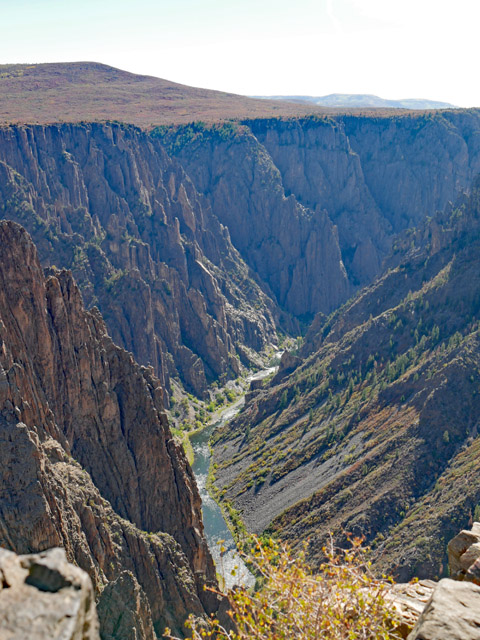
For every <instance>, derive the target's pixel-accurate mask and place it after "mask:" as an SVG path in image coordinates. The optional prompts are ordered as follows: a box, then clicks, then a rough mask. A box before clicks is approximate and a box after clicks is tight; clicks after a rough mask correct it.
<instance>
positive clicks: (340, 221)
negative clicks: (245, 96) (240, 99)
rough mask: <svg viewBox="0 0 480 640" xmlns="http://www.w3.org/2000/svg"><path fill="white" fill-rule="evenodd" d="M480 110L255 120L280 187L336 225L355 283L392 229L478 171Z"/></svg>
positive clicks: (431, 209)
mask: <svg viewBox="0 0 480 640" xmlns="http://www.w3.org/2000/svg"><path fill="white" fill-rule="evenodd" d="M479 123H480V113H479V111H478V109H472V110H458V111H457V110H455V111H443V112H440V113H436V114H432V113H427V114H425V113H423V114H422V113H420V114H405V113H404V114H401V115H393V116H392V115H391V114H389V115H388V116H386V115H383V116H382V115H380V116H378V117H371V116H370V117H369V116H337V117H334V118H317V117H311V118H307V119H297V120H294V119H291V120H278V119H272V120H261V119H258V120H251V121H248V123H247V124H248V126H249V127H250V129H251V131H252V132H253V134H254V135H255V137H256V138H257V140H258V141H259V142H260V143H261V144H262V146H263V147H264V148H265V149H266V151H267V152H268V154H269V155H270V157H271V158H272V160H273V163H274V164H275V166H276V167H277V168H278V170H279V171H280V175H281V178H282V182H283V186H284V188H285V191H286V193H288V194H293V195H295V197H296V198H297V200H298V202H300V203H301V204H303V205H304V206H305V207H309V208H310V209H311V210H313V211H317V210H318V209H321V210H323V211H326V213H327V214H328V216H329V218H330V220H331V221H332V223H333V224H334V225H336V226H337V228H338V237H339V241H340V247H341V251H342V258H343V262H344V264H345V267H346V269H347V272H348V274H349V278H350V280H351V282H352V284H354V285H358V284H360V285H364V284H368V283H369V282H371V281H372V279H373V277H374V276H375V275H377V274H378V272H379V270H380V266H381V263H382V260H383V259H384V257H385V256H386V254H387V253H388V251H389V249H390V246H391V242H392V240H393V238H394V235H395V234H396V233H398V232H399V231H402V230H404V229H407V228H410V227H412V226H414V225H417V224H419V223H420V222H421V221H422V220H423V219H424V217H425V215H427V214H428V215H433V214H434V213H435V212H436V211H441V210H443V209H444V208H445V206H446V205H447V203H448V202H449V201H455V200H456V198H457V197H458V196H459V194H460V193H461V192H462V190H463V189H467V188H469V187H470V184H471V182H472V180H473V178H474V176H475V175H476V174H477V173H478V172H479V171H480V141H479V137H478V129H479Z"/></svg>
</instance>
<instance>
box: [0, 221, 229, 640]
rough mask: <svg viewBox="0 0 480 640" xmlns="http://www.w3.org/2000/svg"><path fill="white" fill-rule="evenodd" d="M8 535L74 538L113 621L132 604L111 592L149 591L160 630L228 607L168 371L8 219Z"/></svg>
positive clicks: (0, 520) (30, 546)
mask: <svg viewBox="0 0 480 640" xmlns="http://www.w3.org/2000/svg"><path fill="white" fill-rule="evenodd" d="M0 544H1V545H3V546H5V547H7V548H9V549H11V550H14V551H15V552H17V553H32V552H39V551H42V550H44V549H46V548H49V547H52V546H61V547H63V548H64V549H65V551H66V554H67V557H68V560H69V561H71V562H75V563H76V564H78V566H80V567H81V568H82V569H84V570H85V571H87V573H88V574H89V575H90V577H91V579H92V582H93V585H94V588H95V592H96V594H97V596H98V597H99V599H100V609H101V611H102V620H103V624H104V625H105V628H106V629H116V623H113V622H112V618H110V616H113V619H114V620H117V619H118V617H119V616H120V615H121V612H119V611H118V610H115V609H114V607H110V606H106V605H104V606H102V599H103V598H106V599H107V601H108V602H109V603H114V602H117V603H121V602H125V601H129V602H130V601H135V602H136V603H137V606H136V608H135V610H134V611H133V612H132V616H133V617H135V619H138V620H139V621H142V620H144V619H145V620H146V618H148V616H147V613H148V607H149V608H150V611H151V621H150V623H149V624H147V623H146V622H145V621H144V622H142V623H141V624H140V622H138V624H137V623H135V625H136V627H137V628H138V629H141V628H143V630H144V633H145V634H146V635H145V637H147V638H148V637H149V634H150V635H151V626H152V623H153V628H154V629H155V632H156V633H157V635H161V633H162V632H163V628H164V627H165V625H168V626H170V627H172V628H173V629H175V630H176V631H177V632H178V633H182V624H183V621H184V620H185V618H186V617H187V615H188V614H189V613H192V612H194V613H196V614H197V615H202V614H203V613H205V612H210V611H212V610H214V609H215V607H217V606H218V603H216V602H213V601H212V598H211V596H210V595H207V594H206V593H205V592H204V589H203V587H204V585H205V584H208V583H212V584H214V581H215V572H214V567H213V562H212V559H211V557H210V554H209V551H208V548H207V545H206V542H205V539H204V536H203V525H202V520H201V508H200V497H199V494H198V490H197V488H196V484H195V481H194V478H193V475H192V472H191V469H190V467H189V466H188V463H187V461H186V459H185V455H184V453H183V450H182V448H181V447H180V446H179V445H178V444H177V443H176V442H175V441H174V440H173V438H172V436H171V434H170V431H169V427H168V424H167V420H166V417H165V413H164V407H163V401H162V388H161V385H160V383H159V381H158V379H157V378H155V376H154V374H153V371H152V370H151V369H147V368H144V367H140V366H139V365H137V364H136V363H135V361H134V360H133V357H132V356H131V354H129V353H127V352H126V351H124V350H123V349H121V348H119V347H117V346H115V345H114V344H113V342H112V340H111V339H110V337H109V336H108V334H107V331H106V328H105V325H104V323H103V320H102V318H101V316H100V314H99V313H98V311H96V310H93V311H91V312H87V311H85V310H84V308H83V305H82V300H81V296H80V292H79V290H78V288H77V286H76V285H75V283H74V281H73V279H72V276H71V274H70V273H68V272H66V271H62V272H58V271H55V272H54V273H51V275H49V276H48V277H47V278H46V279H45V277H44V275H43V271H42V268H41V266H40V263H39V261H38V258H37V252H36V250H35V247H34V245H33V243H32V241H31V240H30V238H29V236H28V235H27V233H26V232H25V231H24V230H23V229H22V228H21V227H20V226H18V225H17V224H15V223H12V222H6V221H3V222H0ZM125 571H128V572H130V573H129V574H128V578H126V577H125V576H124V572H125ZM109 584H110V585H111V586H110V587H109V588H108V589H106V587H107V586H108V585H109ZM147 604H148V606H147ZM109 619H110V622H109ZM121 626H124V623H122V624H121V625H120V627H121ZM109 633H111V634H112V633H113V632H111V631H109ZM115 637H119V638H120V636H115ZM139 637H142V636H139Z"/></svg>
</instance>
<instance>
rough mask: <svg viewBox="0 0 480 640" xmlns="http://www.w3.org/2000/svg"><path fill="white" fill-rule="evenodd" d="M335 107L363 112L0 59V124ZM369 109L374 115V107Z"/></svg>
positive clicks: (138, 120) (214, 117) (187, 118)
mask: <svg viewBox="0 0 480 640" xmlns="http://www.w3.org/2000/svg"><path fill="white" fill-rule="evenodd" d="M340 112H341V113H346V112H348V113H357V114H360V113H364V114H366V113H367V112H366V111H365V110H361V109H341V110H340V109H332V108H325V107H319V106H317V105H312V104H297V103H292V102H286V101H283V100H260V99H255V98H248V97H246V96H240V95H235V94H232V93H224V92H222V91H212V90H210V89H198V88H195V87H189V86H186V85H182V84H177V83H175V82H170V81H168V80H162V79H161V78H154V77H152V76H143V75H137V74H134V73H129V72H127V71H122V70H120V69H115V68H114V67H110V66H108V65H104V64H100V63H97V62H65V63H60V62H59V63H45V64H9V65H0V124H9V123H11V124H19V123H30V124H33V123H39V124H48V123H54V122H81V121H104V120H118V121H120V122H126V123H130V124H134V125H137V126H139V127H142V128H147V129H149V128H151V127H153V126H156V125H162V124H182V123H187V122H192V121H194V120H203V121H204V122H219V121H222V120H229V119H237V120H242V119H247V118H270V117H302V116H308V115H312V114H316V115H325V116H326V115H334V114H338V113H340ZM392 112H393V113H397V114H398V112H399V110H398V109H388V110H382V113H385V114H386V113H390V114H391V113H392ZM371 113H372V111H370V114H371ZM374 113H375V115H380V110H374Z"/></svg>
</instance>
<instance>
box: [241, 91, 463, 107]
mask: <svg viewBox="0 0 480 640" xmlns="http://www.w3.org/2000/svg"><path fill="white" fill-rule="evenodd" d="M252 98H260V99H261V100H285V101H286V102H294V103H300V104H314V105H316V106H318V107H331V108H341V107H348V108H362V107H363V108H383V109H456V108H458V107H456V106H455V105H454V104H450V103H449V102H438V101H437V100H424V99H422V98H405V99H403V100H387V99H386V98H380V97H379V96H374V95H372V94H369V93H330V94H328V95H326V96H252Z"/></svg>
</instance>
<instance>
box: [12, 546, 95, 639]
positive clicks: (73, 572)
mask: <svg viewBox="0 0 480 640" xmlns="http://www.w3.org/2000/svg"><path fill="white" fill-rule="evenodd" d="M0 637H1V638H2V640H23V639H24V638H30V639H31V640H45V639H46V638H49V640H100V635H99V630H98V619H97V612H96V609H95V597H94V592H93V587H92V581H91V580H90V578H89V577H88V575H87V574H86V573H85V571H82V570H81V569H79V568H78V567H75V566H73V565H72V564H69V563H68V562H67V559H66V556H65V551H64V550H63V549H50V550H49V551H44V552H43V553H38V554H33V555H24V556H17V555H16V554H15V553H13V552H11V551H6V550H5V549H0Z"/></svg>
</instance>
